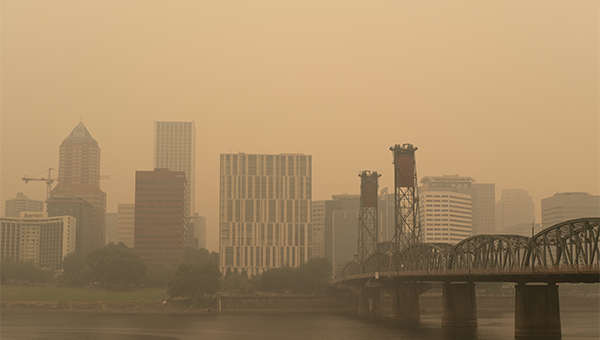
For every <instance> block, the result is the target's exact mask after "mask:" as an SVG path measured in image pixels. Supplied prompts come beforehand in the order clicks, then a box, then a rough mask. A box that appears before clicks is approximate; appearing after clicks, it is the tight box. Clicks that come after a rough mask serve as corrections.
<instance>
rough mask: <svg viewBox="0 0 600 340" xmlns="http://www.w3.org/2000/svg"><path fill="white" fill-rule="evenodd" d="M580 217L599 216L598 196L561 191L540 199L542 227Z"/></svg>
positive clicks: (599, 200) (599, 202) (599, 201)
mask: <svg viewBox="0 0 600 340" xmlns="http://www.w3.org/2000/svg"><path fill="white" fill-rule="evenodd" d="M582 217H600V196H598V195H590V194H589V193H587V192H561V193H556V194H554V195H553V196H550V197H546V198H544V199H542V227H543V228H548V227H551V226H553V225H555V224H557V223H561V222H564V221H568V220H573V219H576V218H582Z"/></svg>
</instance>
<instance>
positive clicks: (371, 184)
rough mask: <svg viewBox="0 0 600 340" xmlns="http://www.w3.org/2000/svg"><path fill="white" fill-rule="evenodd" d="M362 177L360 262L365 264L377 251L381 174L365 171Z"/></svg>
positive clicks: (359, 232)
mask: <svg viewBox="0 0 600 340" xmlns="http://www.w3.org/2000/svg"><path fill="white" fill-rule="evenodd" d="M358 176H359V177H360V212H359V214H360V215H359V217H358V223H359V227H358V262H359V263H362V262H364V261H365V260H366V259H367V257H369V256H370V255H372V254H374V253H375V252H376V251H377V243H378V238H379V230H378V229H379V227H378V226H379V223H378V216H379V213H378V210H377V203H378V202H379V200H378V199H377V191H378V189H379V184H378V178H379V176H381V175H379V174H377V172H376V171H373V172H371V171H368V170H366V171H363V172H361V173H360V174H359V175H358Z"/></svg>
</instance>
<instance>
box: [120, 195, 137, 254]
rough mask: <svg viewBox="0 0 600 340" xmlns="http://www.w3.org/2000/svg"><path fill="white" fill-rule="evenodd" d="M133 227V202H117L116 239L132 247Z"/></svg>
mask: <svg viewBox="0 0 600 340" xmlns="http://www.w3.org/2000/svg"><path fill="white" fill-rule="evenodd" d="M134 227H135V204H131V203H119V204H118V205H117V240H118V241H119V242H123V243H124V244H125V245H126V246H127V247H129V248H133V235H134ZM117 243H118V242H117Z"/></svg>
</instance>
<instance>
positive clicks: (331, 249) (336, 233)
mask: <svg viewBox="0 0 600 340" xmlns="http://www.w3.org/2000/svg"><path fill="white" fill-rule="evenodd" d="M319 202H323V204H324V205H325V218H324V220H325V222H324V229H325V232H324V234H325V240H324V243H325V246H324V248H325V258H326V259H327V260H329V262H331V265H332V266H333V275H336V273H339V272H340V271H341V270H342V269H343V268H344V266H345V265H346V264H347V263H348V262H350V261H352V260H354V255H355V254H356V253H357V251H358V217H359V214H360V195H353V194H351V195H349V194H342V195H333V196H331V200H327V201H319Z"/></svg>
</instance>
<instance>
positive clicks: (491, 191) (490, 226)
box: [419, 175, 496, 235]
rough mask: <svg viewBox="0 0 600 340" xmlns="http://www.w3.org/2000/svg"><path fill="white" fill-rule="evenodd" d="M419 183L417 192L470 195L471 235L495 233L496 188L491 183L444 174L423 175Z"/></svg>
mask: <svg viewBox="0 0 600 340" xmlns="http://www.w3.org/2000/svg"><path fill="white" fill-rule="evenodd" d="M421 184H422V185H421V187H419V192H424V191H449V192H458V193H461V194H466V195H470V196H471V208H472V211H471V212H472V220H473V223H472V228H473V235H480V234H494V233H495V224H496V207H495V204H496V190H495V185H494V184H493V183H476V182H475V179H473V178H472V177H463V176H458V175H444V176H427V177H423V178H422V179H421Z"/></svg>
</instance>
